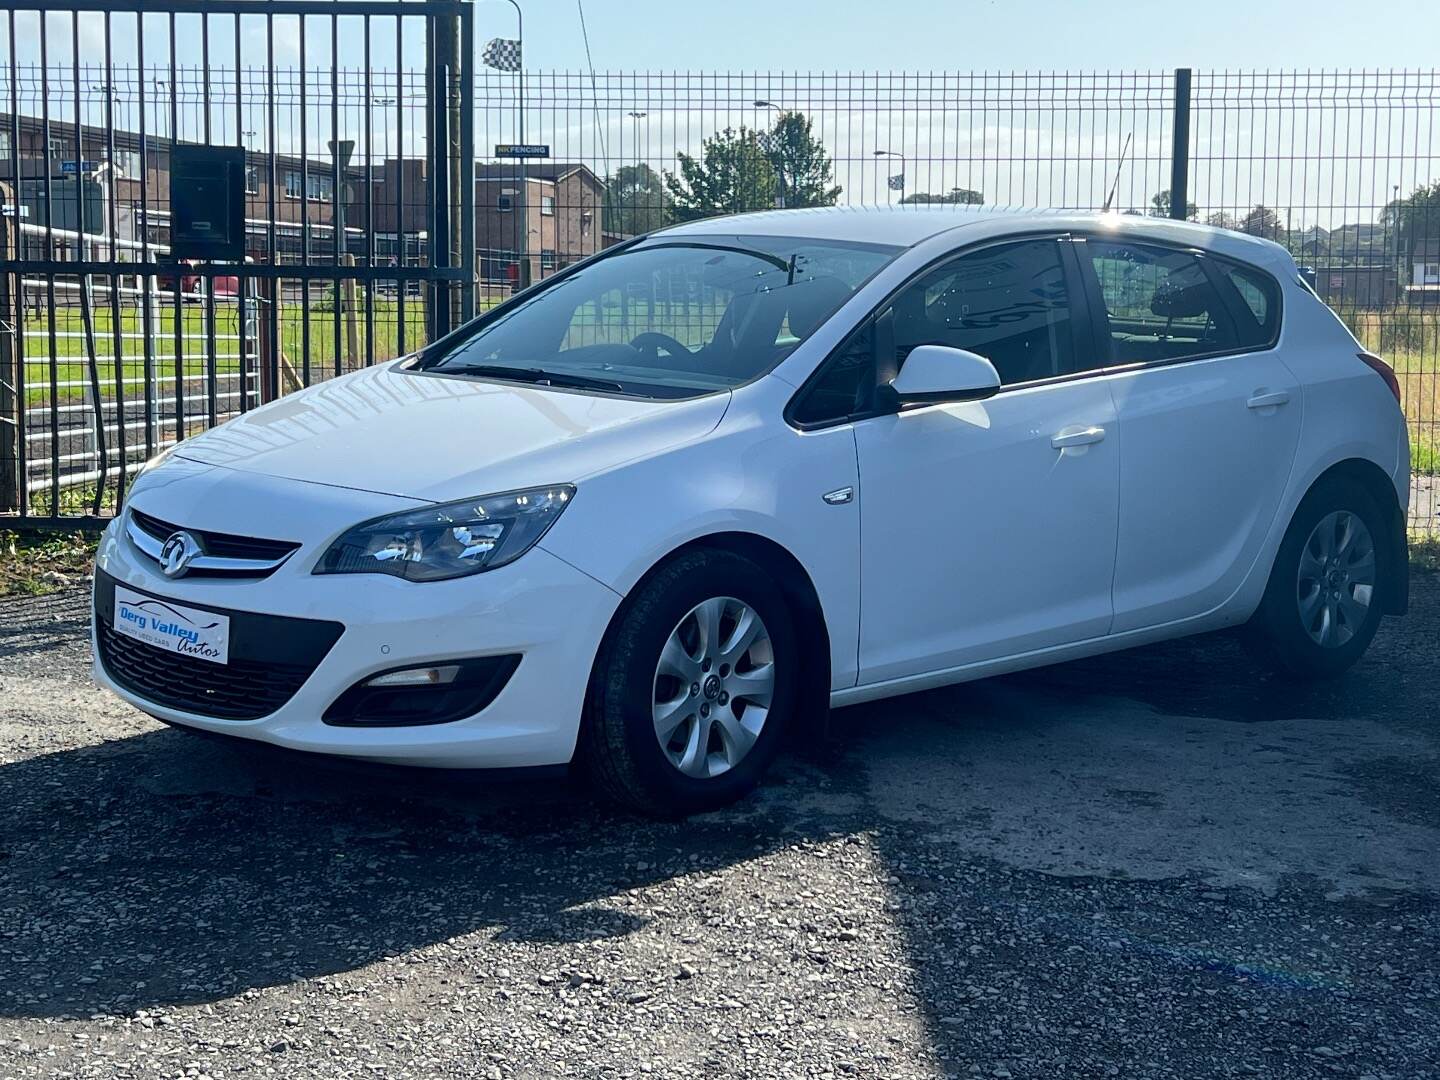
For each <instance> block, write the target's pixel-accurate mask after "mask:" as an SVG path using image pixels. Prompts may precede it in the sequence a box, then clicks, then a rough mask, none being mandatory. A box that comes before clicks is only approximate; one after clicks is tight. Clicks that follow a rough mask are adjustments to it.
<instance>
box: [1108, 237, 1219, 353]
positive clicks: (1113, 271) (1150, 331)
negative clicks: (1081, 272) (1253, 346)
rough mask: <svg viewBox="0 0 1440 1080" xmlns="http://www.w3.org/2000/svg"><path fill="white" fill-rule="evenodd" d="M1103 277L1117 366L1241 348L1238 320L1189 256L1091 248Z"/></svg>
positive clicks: (1134, 247)
mask: <svg viewBox="0 0 1440 1080" xmlns="http://www.w3.org/2000/svg"><path fill="white" fill-rule="evenodd" d="M1085 248H1086V250H1087V251H1088V252H1089V254H1090V258H1091V259H1092V260H1093V262H1094V266H1095V274H1096V276H1097V277H1098V278H1099V279H1100V292H1101V295H1102V296H1103V297H1104V300H1105V314H1106V316H1107V317H1108V321H1109V328H1110V342H1111V357H1112V362H1113V363H1115V364H1120V365H1123V364H1142V363H1155V362H1157V361H1166V360H1183V359H1188V358H1190V357H1196V356H1206V355H1209V354H1212V353H1219V352H1226V351H1228V350H1233V349H1235V348H1237V347H1240V344H1239V339H1238V336H1237V332H1236V327H1235V322H1234V320H1233V319H1232V318H1231V316H1230V312H1229V311H1228V310H1227V309H1226V307H1225V303H1224V301H1223V300H1222V299H1221V297H1220V294H1219V292H1218V291H1217V290H1216V289H1215V286H1214V285H1212V284H1211V283H1210V278H1209V277H1208V276H1207V275H1206V273H1205V268H1204V267H1203V266H1201V265H1200V260H1199V259H1197V258H1196V257H1195V256H1194V255H1192V254H1190V253H1189V252H1184V251H1172V250H1170V249H1168V248H1161V247H1150V246H1147V245H1143V244H1112V243H1104V242H1096V241H1091V242H1090V243H1087V244H1086V245H1085Z"/></svg>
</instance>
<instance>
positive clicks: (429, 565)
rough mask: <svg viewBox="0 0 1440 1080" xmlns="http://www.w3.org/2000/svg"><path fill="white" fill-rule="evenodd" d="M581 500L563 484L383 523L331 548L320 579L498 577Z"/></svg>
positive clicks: (407, 514) (446, 505) (467, 501)
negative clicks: (350, 576) (340, 576)
mask: <svg viewBox="0 0 1440 1080" xmlns="http://www.w3.org/2000/svg"><path fill="white" fill-rule="evenodd" d="M574 496H575V488H574V487H572V486H571V485H569V484H557V485H555V486H554V487H544V488H530V489H528V490H526V491H510V492H506V493H505V494H503V495H486V496H484V497H483V498H477V499H462V500H460V501H459V502H452V503H442V504H441V505H439V506H427V507H426V508H425V509H423V510H407V511H406V512H405V513H403V514H392V515H390V516H389V517H383V518H376V519H375V520H374V521H367V522H364V523H363V524H360V525H356V526H355V527H354V528H353V529H351V530H350V531H349V532H347V533H345V534H344V535H342V536H341V537H340V539H338V540H336V541H335V542H334V543H333V544H331V545H330V549H329V550H328V551H326V552H325V555H324V557H323V558H321V560H320V562H319V565H317V566H316V567H315V573H317V574H390V575H392V576H394V577H401V578H405V579H406V580H407V581H442V580H444V579H445V578H455V577H464V576H465V575H467V574H478V573H480V572H481V571H482V570H493V569H495V568H496V567H497V566H504V565H505V564H506V563H509V562H514V561H515V560H516V559H518V558H519V557H520V556H521V555H524V554H525V552H527V551H529V550H530V549H531V548H532V547H534V546H535V545H536V544H537V543H538V542H539V540H540V538H541V537H542V536H544V535H545V532H546V530H547V529H549V528H550V526H551V525H553V524H555V519H556V518H558V517H559V516H560V513H561V511H563V510H564V509H565V507H567V506H569V505H570V500H571V499H572V498H574Z"/></svg>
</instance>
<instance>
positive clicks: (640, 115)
mask: <svg viewBox="0 0 1440 1080" xmlns="http://www.w3.org/2000/svg"><path fill="white" fill-rule="evenodd" d="M625 115H626V116H628V117H630V119H631V120H634V121H635V140H634V141H635V164H636V165H639V164H640V121H641V120H644V119H645V117H647V116H649V115H650V114H649V113H647V112H634V111H632V112H628V113H626V114H625Z"/></svg>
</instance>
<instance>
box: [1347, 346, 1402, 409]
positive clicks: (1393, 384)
mask: <svg viewBox="0 0 1440 1080" xmlns="http://www.w3.org/2000/svg"><path fill="white" fill-rule="evenodd" d="M1357 355H1358V356H1359V357H1360V359H1361V360H1364V361H1365V366H1366V367H1368V368H1369V369H1370V370H1371V371H1373V372H1375V374H1376V375H1379V376H1380V378H1382V379H1384V380H1385V385H1386V386H1388V387H1389V388H1390V393H1392V394H1394V395H1395V402H1396V404H1399V402H1400V380H1399V379H1397V378H1396V377H1395V369H1394V368H1392V367H1391V366H1390V365H1389V364H1387V363H1386V362H1385V361H1384V360H1381V359H1380V357H1378V356H1376V355H1375V354H1374V353H1368V352H1362V353H1358V354H1357Z"/></svg>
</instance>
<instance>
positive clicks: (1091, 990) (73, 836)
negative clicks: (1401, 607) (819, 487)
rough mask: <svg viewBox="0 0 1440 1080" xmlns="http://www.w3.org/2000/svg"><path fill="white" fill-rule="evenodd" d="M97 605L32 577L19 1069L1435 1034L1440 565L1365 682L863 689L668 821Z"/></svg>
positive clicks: (1320, 1058) (1168, 650) (1147, 1065)
mask: <svg viewBox="0 0 1440 1080" xmlns="http://www.w3.org/2000/svg"><path fill="white" fill-rule="evenodd" d="M84 625H85V597H84V596H83V594H80V593H78V592H72V593H69V594H65V595H62V596H58V597H50V598H45V599H42V600H11V601H4V602H0V808H3V812H4V816H3V818H0V1077H42V1076H43V1077H198V1076H210V1077H215V1078H224V1077H236V1076H283V1077H320V1076H324V1077H363V1076H366V1075H374V1076H384V1077H442V1076H443V1077H451V1076H454V1077H501V1078H511V1077H514V1078H531V1077H551V1076H575V1077H628V1076H641V1075H649V1076H658V1077H699V1076H704V1077H739V1076H745V1077H790V1076H795V1077H832V1076H833V1077H849V1076H857V1077H907V1078H908V1077H939V1076H947V1075H948V1076H960V1077H966V1076H971V1075H980V1076H991V1077H1007V1076H1009V1077H1017V1078H1018V1077H1035V1078H1044V1080H1054V1078H1059V1077H1085V1078H1090V1077H1105V1076H1121V1077H1176V1078H1192V1077H1224V1076H1267V1077H1269V1076H1274V1077H1286V1078H1292V1077H1333V1076H1340V1077H1365V1076H1368V1077H1374V1078H1376V1080H1379V1078H1402V1077H1403V1078H1411V1077H1434V1076H1437V1075H1440V958H1437V957H1440V905H1437V896H1440V854H1437V853H1440V785H1437V783H1436V776H1437V763H1440V711H1437V709H1436V697H1437V692H1440V578H1435V577H1430V576H1417V577H1416V579H1415V585H1414V604H1413V613H1412V614H1411V616H1410V617H1409V618H1408V619H1405V620H1388V621H1387V622H1386V624H1385V626H1384V627H1383V628H1382V631H1381V637H1380V638H1378V639H1377V641H1376V644H1375V646H1374V648H1372V650H1371V652H1370V654H1369V656H1368V658H1367V659H1366V660H1365V661H1364V662H1363V663H1362V664H1361V665H1360V666H1359V667H1358V668H1357V669H1356V670H1355V671H1354V672H1352V673H1351V674H1350V676H1348V677H1347V678H1346V679H1345V680H1343V681H1341V682H1340V683H1338V684H1334V685H1330V686H1324V687H1319V688H1298V689H1297V688H1293V687H1285V686H1283V685H1280V684H1277V683H1275V682H1272V681H1269V680H1267V679H1266V678H1264V677H1263V676H1261V675H1260V674H1258V673H1257V672H1256V671H1255V670H1254V669H1253V668H1252V667H1251V665H1250V664H1249V663H1248V662H1247V660H1246V657H1245V655H1244V653H1243V651H1242V649H1241V646H1240V645H1239V643H1238V642H1237V641H1236V640H1235V639H1233V638H1229V637H1213V638H1208V639H1202V640H1194V641H1189V642H1178V643H1173V644H1170V645H1165V646H1160V647H1154V648H1149V649H1144V650H1139V651H1136V652H1132V653H1126V654H1121V655H1119V656H1114V657H1108V658H1101V659H1097V660H1092V661H1085V662H1081V663H1075V664H1070V665H1067V666H1064V667H1061V668H1056V669H1052V670H1050V671H1046V672H1038V673H1030V674H1027V675H1023V676H1011V677H1007V678H1003V679H995V680H990V681H986V682H983V683H976V684H972V685H969V686H965V687H959V688H954V689H949V690H944V691H935V692H932V693H928V694H923V695H916V696H913V697H909V698H904V699H901V700H898V701H891V702H885V703H880V704H876V705H871V706H863V707H858V708H853V709H848V710H844V711H842V712H839V713H837V714H836V715H835V717H834V721H833V729H834V730H833V738H832V739H831V741H830V742H829V744H828V745H827V746H825V747H824V748H822V749H820V750H818V751H815V752H813V753H811V754H809V755H807V756H804V757H798V756H792V757H790V758H788V759H787V760H786V761H785V762H784V763H783V764H782V766H781V767H780V769H779V770H778V772H777V774H776V775H775V776H774V777H773V779H772V781H771V782H770V783H769V784H767V786H766V787H765V789H764V790H763V791H762V792H761V793H760V794H759V795H758V796H757V797H755V798H753V799H751V800H749V801H747V802H745V803H744V804H742V805H740V806H738V807H736V808H734V809H732V810H729V811H726V812H723V813H718V814H712V815H708V816H704V817H700V818H695V819H692V820H690V821H686V822H681V823H670V824H659V823H655V822H650V821H644V820H639V819H636V818H634V817H630V816H626V815H623V814H620V813H617V812H613V811H610V810H608V809H604V808H600V807H597V806H596V805H594V804H592V803H591V802H590V801H588V800H587V799H586V797H585V796H584V795H583V793H580V792H578V791H576V790H573V789H571V788H570V787H568V786H566V785H565V784H563V783H557V782H550V783H547V784H544V785H539V784H535V783H533V782H532V783H528V784H524V785H522V784H518V783H513V782H512V783H498V782H496V781H495V780H494V779H491V778H487V777H484V776H474V775H471V776H465V775H449V774H442V775H437V774H410V773H404V772H394V771H378V770H373V769H357V768H349V767H340V766H334V765H331V764H328V763H326V762H324V761H315V760H297V759H295V758H293V757H290V756H281V755H277V754H276V753H274V752H267V751H264V750H259V749H252V748H247V747H245V746H243V745H242V746H234V745H231V744H229V743H225V742H216V741H210V740H205V739H201V738H198V737H196V736H193V735H189V734H186V733H183V732H178V731H172V730H168V729H164V728H161V727H160V726H158V725H156V724H154V723H153V722H151V721H149V720H147V719H145V718H144V717H142V716H141V715H139V714H138V713H136V712H135V711H133V710H132V709H130V708H128V707H126V706H124V705H122V704H121V703H119V702H118V701H117V700H115V699H113V698H111V697H109V696H108V695H106V694H104V693H102V692H100V691H98V690H96V689H95V688H94V687H93V686H92V685H91V684H90V682H89V679H88V675H87V670H86V668H87V664H88V653H89V649H88V644H87V641H86V638H85V633H84Z"/></svg>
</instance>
